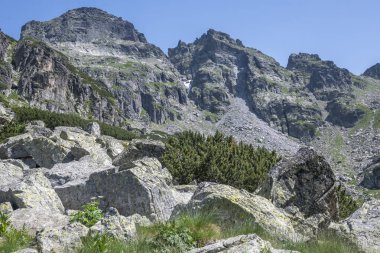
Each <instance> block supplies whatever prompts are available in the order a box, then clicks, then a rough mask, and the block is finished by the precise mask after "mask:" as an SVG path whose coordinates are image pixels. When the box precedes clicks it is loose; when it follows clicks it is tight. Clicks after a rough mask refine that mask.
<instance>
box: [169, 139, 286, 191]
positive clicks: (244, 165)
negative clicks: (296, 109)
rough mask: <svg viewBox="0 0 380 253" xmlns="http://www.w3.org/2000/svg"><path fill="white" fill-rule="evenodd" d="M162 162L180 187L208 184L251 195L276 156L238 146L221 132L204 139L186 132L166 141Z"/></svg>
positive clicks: (273, 163) (264, 150) (260, 150)
mask: <svg viewBox="0 0 380 253" xmlns="http://www.w3.org/2000/svg"><path fill="white" fill-rule="evenodd" d="M162 160H163V163H164V165H165V166H166V167H167V168H168V169H169V171H170V172H171V174H172V175H173V177H174V178H175V179H176V180H177V181H178V183H180V184H188V183H190V182H192V181H194V180H196V181H211V182H217V183H221V184H228V185H231V186H234V187H237V188H243V189H246V190H248V191H250V192H253V191H255V190H256V188H257V187H258V185H259V184H260V183H262V182H263V181H264V180H265V178H266V177H267V172H268V171H269V169H270V168H271V167H273V166H274V165H275V164H276V163H277V162H278V161H279V157H278V155H277V154H276V153H275V152H274V151H272V152H270V151H268V150H267V149H265V148H257V149H256V148H254V147H253V146H252V145H248V144H244V143H238V142H236V141H235V140H234V139H233V138H232V137H225V136H224V135H223V134H222V133H220V132H217V133H215V135H214V136H209V137H205V136H203V135H201V134H199V133H195V132H191V131H185V132H182V133H180V134H178V135H177V136H174V137H171V138H169V140H168V141H167V144H166V151H165V154H164V155H163V158H162Z"/></svg>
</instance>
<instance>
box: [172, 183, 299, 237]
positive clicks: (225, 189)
mask: <svg viewBox="0 0 380 253" xmlns="http://www.w3.org/2000/svg"><path fill="white" fill-rule="evenodd" d="M189 211H190V212H194V211H195V212H199V211H204V212H211V213H213V214H215V215H216V216H217V217H218V218H219V219H220V220H221V221H224V222H226V223H228V222H232V223H239V221H243V220H252V222H254V223H256V224H258V225H259V226H260V227H262V228H264V229H265V230H267V231H270V232H271V233H272V234H273V235H276V236H277V237H278V238H282V239H285V240H291V241H302V240H305V239H306V236H303V235H301V234H300V233H298V232H297V231H296V229H295V228H294V226H293V223H292V218H291V216H290V215H288V214H287V213H286V212H284V211H283V210H281V209H278V208H277V207H275V206H274V205H273V204H272V203H271V202H270V201H269V200H268V199H266V198H263V197H261V196H257V195H254V194H251V193H249V192H247V191H244V190H238V189H235V188H233V187H231V186H227V185H221V184H215V183H201V184H200V185H198V189H197V190H196V191H195V193H194V195H193V197H192V198H191V200H190V202H189V203H188V204H187V205H184V206H182V207H181V208H179V209H178V210H177V211H176V213H175V215H178V214H179V213H182V212H189Z"/></svg>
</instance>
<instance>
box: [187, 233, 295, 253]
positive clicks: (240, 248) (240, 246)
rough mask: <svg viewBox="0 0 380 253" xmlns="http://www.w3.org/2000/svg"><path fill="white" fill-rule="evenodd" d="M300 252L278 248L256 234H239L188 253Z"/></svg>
mask: <svg viewBox="0 0 380 253" xmlns="http://www.w3.org/2000/svg"><path fill="white" fill-rule="evenodd" d="M229 252H231V253H232V252H233V253H263V252H271V253H287V252H288V253H298V252H297V251H290V250H289V251H288V250H277V249H274V248H273V247H272V245H271V244H270V243H269V242H267V241H264V240H262V239H261V238H260V237H259V236H257V235H256V234H250V235H239V236H235V237H231V238H228V239H223V240H218V241H216V242H213V243H211V244H209V245H206V246H205V247H202V248H197V249H192V250H190V251H188V252H187V253H229Z"/></svg>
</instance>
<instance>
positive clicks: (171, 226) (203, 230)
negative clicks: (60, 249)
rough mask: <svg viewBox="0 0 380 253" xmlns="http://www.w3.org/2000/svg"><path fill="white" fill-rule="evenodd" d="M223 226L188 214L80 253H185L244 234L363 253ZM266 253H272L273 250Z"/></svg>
mask: <svg viewBox="0 0 380 253" xmlns="http://www.w3.org/2000/svg"><path fill="white" fill-rule="evenodd" d="M235 222H236V223H234V222H231V223H227V224H221V223H220V219H218V218H217V217H216V216H215V215H213V213H212V212H211V213H192V214H184V215H182V216H180V217H177V218H175V219H173V220H170V221H167V222H163V223H157V224H154V225H151V226H148V227H139V228H138V230H137V237H136V239H134V240H132V241H126V242H122V241H118V240H117V239H115V238H112V237H110V236H107V235H94V236H89V237H86V238H84V239H83V240H82V241H83V246H82V247H81V248H80V249H79V250H78V251H77V252H78V253H90V252H91V253H103V252H109V253H113V252H115V253H119V252H125V253H126V252H128V253H148V252H149V253H150V252H154V253H181V252H186V251H187V250H189V249H191V248H195V247H203V246H205V245H206V244H208V243H210V242H212V241H215V240H219V239H224V238H229V237H234V236H237V235H244V234H257V235H258V236H260V237H261V238H262V239H264V240H268V241H270V242H271V243H272V245H273V246H274V247H275V248H282V249H290V250H298V251H300V252H304V253H306V252H307V253H332V252H334V253H343V252H344V253H359V252H360V251H359V250H358V249H357V248H356V247H355V246H354V245H352V244H350V243H349V242H347V241H345V240H343V239H342V238H340V237H338V236H337V235H335V234H332V233H329V234H326V233H322V234H321V235H320V236H319V237H317V238H316V239H315V240H312V241H310V242H307V243H293V242H289V241H280V240H278V239H276V238H274V237H273V236H272V234H271V233H270V232H267V231H265V230H263V229H262V228H261V227H260V226H258V225H257V224H256V223H254V222H253V221H250V220H245V221H235ZM264 252H270V251H269V249H267V251H264Z"/></svg>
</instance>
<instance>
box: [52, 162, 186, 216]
mask: <svg viewBox="0 0 380 253" xmlns="http://www.w3.org/2000/svg"><path fill="white" fill-rule="evenodd" d="M171 181H172V177H171V175H170V174H169V172H168V171H167V170H166V169H164V168H162V166H161V163H160V162H159V161H158V160H157V159H155V158H143V159H141V160H137V161H134V162H133V163H132V165H129V166H126V167H125V168H123V169H122V170H119V169H118V168H111V169H108V170H104V171H100V172H94V173H92V174H91V175H90V176H89V177H88V178H86V179H82V180H75V181H67V182H65V183H64V184H62V185H57V186H55V190H56V192H57V193H58V196H59V197H60V198H61V200H62V203H63V205H64V206H65V208H66V209H79V208H80V206H82V205H83V204H85V203H88V202H90V201H91V199H93V198H94V197H95V198H96V197H99V196H101V206H102V207H109V206H112V207H115V208H116V209H117V210H118V211H119V212H120V214H122V215H124V216H130V215H133V214H135V213H137V214H140V215H143V216H146V217H148V218H149V219H150V220H152V221H157V220H167V219H169V218H170V215H171V213H172V211H173V209H174V207H175V206H176V205H178V204H179V203H181V202H184V200H183V199H181V198H178V197H180V196H181V195H180V194H176V193H177V191H176V190H175V189H174V188H172V187H171V186H170V185H171ZM110 185H112V187H109V186H110ZM187 201H188V200H187ZM185 202H186V201H185Z"/></svg>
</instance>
